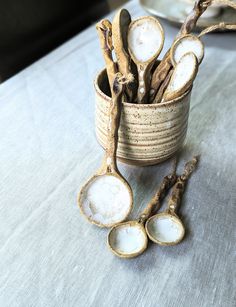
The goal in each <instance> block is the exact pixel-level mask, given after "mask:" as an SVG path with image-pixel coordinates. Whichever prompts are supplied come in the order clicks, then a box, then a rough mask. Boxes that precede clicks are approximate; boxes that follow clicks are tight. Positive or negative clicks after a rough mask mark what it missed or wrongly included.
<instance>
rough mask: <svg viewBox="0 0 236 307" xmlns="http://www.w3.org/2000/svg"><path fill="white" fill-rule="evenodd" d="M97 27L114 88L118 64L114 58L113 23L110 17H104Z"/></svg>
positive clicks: (108, 73) (109, 77) (110, 81)
mask: <svg viewBox="0 0 236 307" xmlns="http://www.w3.org/2000/svg"><path fill="white" fill-rule="evenodd" d="M96 29H97V32H98V36H99V40H100V45H101V49H102V53H103V58H104V60H105V63H106V70H107V77H108V81H109V85H110V88H112V86H113V81H114V78H115V74H116V73H117V66H116V63H115V62H114V61H113V58H112V49H113V46H112V24H111V23H110V21H109V20H108V19H102V20H101V21H100V22H98V23H97V24H96Z"/></svg>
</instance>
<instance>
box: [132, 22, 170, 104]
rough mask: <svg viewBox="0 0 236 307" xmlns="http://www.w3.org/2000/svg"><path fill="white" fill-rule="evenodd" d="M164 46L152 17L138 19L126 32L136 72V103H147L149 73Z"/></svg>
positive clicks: (157, 26)
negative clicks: (137, 83) (137, 82)
mask: <svg viewBox="0 0 236 307" xmlns="http://www.w3.org/2000/svg"><path fill="white" fill-rule="evenodd" d="M163 44H164V31H163V28H162V26H161V24H160V23H159V21H158V20H157V19H155V18H154V17H150V16H148V17H140V18H138V19H136V20H134V21H132V22H131V23H130V25H129V30H128V47H129V53H130V55H131V58H132V60H133V61H134V63H135V64H136V66H137V70H138V81H139V85H138V93H137V102H138V103H147V102H148V101H147V100H148V95H149V87H150V79H151V76H150V72H151V69H152V67H153V64H154V63H155V61H156V59H157V57H158V55H159V54H160V52H161V50H162V48H163Z"/></svg>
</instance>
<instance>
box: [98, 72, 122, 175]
mask: <svg viewBox="0 0 236 307" xmlns="http://www.w3.org/2000/svg"><path fill="white" fill-rule="evenodd" d="M120 79H121V77H120V74H119V73H117V74H116V75H115V78H114V80H113V85H112V89H111V93H112V101H111V104H110V110H109V119H108V126H107V130H108V135H107V145H106V152H105V157H104V160H103V164H102V169H103V171H104V172H106V173H113V172H117V164H116V150H117V143H118V129H119V123H120V113H121V99H122V93H123V89H124V83H123V82H122V81H121V80H120Z"/></svg>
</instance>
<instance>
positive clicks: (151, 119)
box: [95, 70, 191, 166]
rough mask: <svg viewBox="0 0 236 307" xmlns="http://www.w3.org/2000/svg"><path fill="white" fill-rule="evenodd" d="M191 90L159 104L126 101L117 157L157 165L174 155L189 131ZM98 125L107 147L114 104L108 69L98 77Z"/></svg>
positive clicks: (98, 130) (96, 119)
mask: <svg viewBox="0 0 236 307" xmlns="http://www.w3.org/2000/svg"><path fill="white" fill-rule="evenodd" d="M190 96H191V90H190V91H188V92H186V93H185V94H183V95H182V96H181V97H179V98H177V99H173V100H171V101H168V102H165V103H159V104H136V103H126V102H123V107H122V112H121V121H120V127H119V142H118V148H117V158H118V159H119V160H121V161H122V162H125V163H128V164H134V165H139V166H145V165H154V164H157V163H160V162H163V161H165V160H167V159H168V158H170V157H171V156H173V155H174V154H175V153H176V151H177V150H178V149H179V148H180V147H181V146H182V145H183V142H184V139H185V137H186V133H187V126H188V116H189V105H190ZM95 97H96V109H95V126H96V136H97V139H98V142H99V143H100V144H101V145H102V147H103V148H105V146H106V138H107V121H108V112H109V105H110V103H111V98H110V93H109V87H108V80H107V75H106V70H102V71H101V72H100V73H99V74H98V76H97V78H96V79H95Z"/></svg>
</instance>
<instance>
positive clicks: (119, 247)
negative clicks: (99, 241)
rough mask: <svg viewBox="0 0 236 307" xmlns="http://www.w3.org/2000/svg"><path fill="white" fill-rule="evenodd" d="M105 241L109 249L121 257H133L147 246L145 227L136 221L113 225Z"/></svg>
mask: <svg viewBox="0 0 236 307" xmlns="http://www.w3.org/2000/svg"><path fill="white" fill-rule="evenodd" d="M107 243H108V246H109V248H110V249H111V251H112V252H113V253H114V254H115V255H116V256H118V257H121V258H133V257H136V256H138V255H140V254H142V253H143V252H144V251H145V249H146V248H147V244H148V238H147V235H146V231H145V228H144V226H143V224H142V223H139V222H138V221H129V222H124V223H121V224H118V225H115V226H114V227H113V228H112V229H111V231H110V232H109V234H108V239H107Z"/></svg>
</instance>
